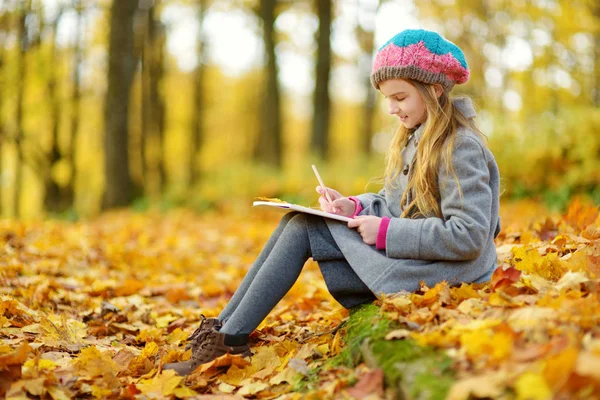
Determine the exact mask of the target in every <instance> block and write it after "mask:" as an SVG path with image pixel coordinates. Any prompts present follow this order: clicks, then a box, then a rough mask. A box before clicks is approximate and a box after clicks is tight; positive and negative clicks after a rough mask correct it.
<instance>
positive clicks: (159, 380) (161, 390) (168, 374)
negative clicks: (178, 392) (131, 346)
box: [136, 369, 183, 398]
mask: <svg viewBox="0 0 600 400" xmlns="http://www.w3.org/2000/svg"><path fill="white" fill-rule="evenodd" d="M182 380H183V377H182V376H179V375H177V373H176V372H175V371H173V370H172V369H168V370H166V371H162V373H161V374H160V375H156V376H155V377H154V378H152V379H143V380H141V381H140V382H138V383H137V384H136V387H137V388H138V389H139V390H140V391H141V392H142V393H143V394H145V395H146V396H149V397H151V398H159V397H165V396H170V395H172V394H174V391H175V388H176V387H177V386H179V384H180V383H181V381H182Z"/></svg>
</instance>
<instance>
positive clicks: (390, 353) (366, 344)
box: [326, 304, 454, 399]
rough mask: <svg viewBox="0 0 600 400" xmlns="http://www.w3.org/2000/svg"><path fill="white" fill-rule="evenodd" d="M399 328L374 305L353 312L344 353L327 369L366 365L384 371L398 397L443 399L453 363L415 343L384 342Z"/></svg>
mask: <svg viewBox="0 0 600 400" xmlns="http://www.w3.org/2000/svg"><path fill="white" fill-rule="evenodd" d="M396 328H399V326H398V324H396V323H394V321H391V320H389V319H387V318H386V317H385V315H384V314H383V313H381V312H380V310H379V307H377V306H375V305H373V304H368V305H363V306H360V307H357V308H355V309H353V310H351V312H350V318H349V319H348V321H347V324H346V327H345V328H344V329H345V331H346V335H345V337H344V349H343V350H342V351H341V352H340V354H338V355H337V356H336V357H333V358H331V359H329V360H328V361H327V363H326V365H329V366H339V365H344V366H348V367H355V366H357V365H358V364H360V363H361V362H363V361H365V362H366V363H367V364H368V365H369V366H371V367H379V368H381V369H382V370H383V372H384V374H385V382H386V385H387V386H388V387H390V388H393V390H395V391H396V392H397V393H398V395H399V397H404V398H412V399H444V398H445V397H446V395H447V393H448V390H449V389H450V386H451V385H452V383H453V382H454V373H453V371H452V369H451V365H452V360H451V359H450V358H449V357H448V356H446V354H445V353H444V352H443V351H440V350H439V349H435V348H432V347H423V346H420V345H418V344H417V343H416V342H415V341H413V340H385V335H386V334H387V333H388V332H390V331H391V330H393V329H396Z"/></svg>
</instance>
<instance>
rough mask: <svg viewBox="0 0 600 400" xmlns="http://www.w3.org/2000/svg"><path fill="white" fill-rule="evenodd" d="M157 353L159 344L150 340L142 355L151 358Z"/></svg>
mask: <svg viewBox="0 0 600 400" xmlns="http://www.w3.org/2000/svg"><path fill="white" fill-rule="evenodd" d="M157 353H158V345H157V344H156V342H148V343H146V345H145V346H144V349H143V350H142V353H141V354H140V356H141V357H143V358H150V357H152V356H155V355H156V354H157Z"/></svg>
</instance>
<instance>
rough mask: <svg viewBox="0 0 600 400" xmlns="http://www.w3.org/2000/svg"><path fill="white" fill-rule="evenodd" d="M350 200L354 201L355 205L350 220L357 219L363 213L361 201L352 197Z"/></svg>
mask: <svg viewBox="0 0 600 400" xmlns="http://www.w3.org/2000/svg"><path fill="white" fill-rule="evenodd" d="M348 198H349V199H350V200H352V201H353V202H354V204H355V207H354V214H352V215H351V216H350V218H354V217H356V216H357V215H358V214H359V213H360V212H361V211H362V204H360V200H359V199H358V197H356V196H350V197H348Z"/></svg>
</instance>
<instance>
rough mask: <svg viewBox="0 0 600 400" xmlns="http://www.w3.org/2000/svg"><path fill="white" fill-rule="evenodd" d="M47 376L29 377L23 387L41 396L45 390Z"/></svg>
mask: <svg viewBox="0 0 600 400" xmlns="http://www.w3.org/2000/svg"><path fill="white" fill-rule="evenodd" d="M45 380H46V378H44V377H42V378H37V379H29V380H26V381H23V387H24V388H25V390H27V391H28V392H29V393H30V394H32V395H34V396H41V395H42V394H43V393H44V392H45V389H44V381H45Z"/></svg>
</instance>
